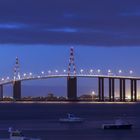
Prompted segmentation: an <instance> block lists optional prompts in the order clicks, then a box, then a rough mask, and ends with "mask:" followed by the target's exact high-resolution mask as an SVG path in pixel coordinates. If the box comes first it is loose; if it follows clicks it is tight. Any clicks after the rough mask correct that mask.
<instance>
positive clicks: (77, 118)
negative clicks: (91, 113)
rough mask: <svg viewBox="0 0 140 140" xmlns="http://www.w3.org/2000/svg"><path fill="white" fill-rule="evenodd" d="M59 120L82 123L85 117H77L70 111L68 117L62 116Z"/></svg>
mask: <svg viewBox="0 0 140 140" xmlns="http://www.w3.org/2000/svg"><path fill="white" fill-rule="evenodd" d="M59 121H60V122H62V123H80V122H83V121H84V119H83V118H80V117H76V116H75V115H74V114H70V113H68V114H67V118H60V119H59Z"/></svg>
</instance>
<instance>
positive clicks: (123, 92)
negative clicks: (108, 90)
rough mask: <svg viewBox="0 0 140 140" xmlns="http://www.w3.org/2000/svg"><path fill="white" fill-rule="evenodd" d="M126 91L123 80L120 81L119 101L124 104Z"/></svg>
mask: <svg viewBox="0 0 140 140" xmlns="http://www.w3.org/2000/svg"><path fill="white" fill-rule="evenodd" d="M125 97H126V91H125V79H120V101H123V102H125V101H126V100H125Z"/></svg>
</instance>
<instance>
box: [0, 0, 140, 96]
mask: <svg viewBox="0 0 140 140" xmlns="http://www.w3.org/2000/svg"><path fill="white" fill-rule="evenodd" d="M71 46H73V47H74V48H75V61H76V62H75V63H76V66H77V69H81V68H82V69H85V70H86V69H91V68H92V69H94V70H97V69H101V70H102V72H103V73H106V72H107V70H108V69H111V70H112V71H113V72H114V73H117V71H118V70H119V69H122V71H123V72H124V74H126V73H127V74H128V72H129V70H133V71H134V75H140V67H139V65H140V64H139V60H140V55H139V52H140V1H139V0H133V1H132V0H24V1H23V0H0V52H1V53H0V68H1V70H0V77H3V76H7V75H12V72H13V65H14V62H15V57H16V56H18V57H19V59H20V64H21V73H24V72H27V73H29V72H33V73H40V72H41V71H42V70H43V71H46V72H47V71H48V70H55V69H58V70H59V71H63V69H67V65H68V59H69V48H70V47H71ZM85 81H86V83H88V85H85V84H84V83H85ZM65 82H66V81H65V79H62V80H59V79H54V80H50V81H40V82H38V81H34V82H25V83H23V85H24V86H26V88H24V89H23V90H24V93H25V94H26V95H27V91H28V92H29V91H30V93H29V94H30V95H31V93H32V94H34V95H37V92H38V91H37V90H35V89H33V88H31V86H33V85H40V87H41V86H42V87H41V89H43V90H42V93H40V94H42V95H46V94H47V93H48V92H54V93H55V94H57V95H58V94H59V95H61V94H62V93H66V84H65ZM93 83H95V81H92V80H88V79H85V80H84V79H81V80H79V85H80V86H79V93H80V94H84V93H90V92H91V91H92V90H95V91H96V89H95V88H96V86H95V85H96V83H95V84H94V86H92V84H93ZM43 85H44V86H43ZM45 85H47V87H45ZM54 86H55V87H57V88H55V87H54ZM28 88H30V90H27V89H28ZM38 89H40V88H38ZM6 92H9V90H6ZM29 94H28V95H29Z"/></svg>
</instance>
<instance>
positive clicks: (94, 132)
mask: <svg viewBox="0 0 140 140" xmlns="http://www.w3.org/2000/svg"><path fill="white" fill-rule="evenodd" d="M139 112H140V103H125V104H124V103H121V104H117V103H30V104H29V103H28V104H23V103H1V104H0V138H6V137H8V135H9V134H8V132H7V129H8V127H10V126H12V127H14V128H19V129H21V130H23V133H24V134H25V135H26V136H29V137H40V138H42V139H43V140H77V139H78V140H138V139H139V137H140V113H139ZM67 113H74V114H76V115H77V116H79V117H82V118H84V119H85V121H84V122H83V123H79V124H61V123H59V121H58V120H59V118H63V117H65V116H66V114H67ZM124 114H125V115H126V116H127V118H128V119H129V120H130V121H131V122H132V123H133V124H134V127H133V129H132V130H103V129H101V125H102V123H105V122H112V121H113V119H114V118H116V117H117V116H120V115H124Z"/></svg>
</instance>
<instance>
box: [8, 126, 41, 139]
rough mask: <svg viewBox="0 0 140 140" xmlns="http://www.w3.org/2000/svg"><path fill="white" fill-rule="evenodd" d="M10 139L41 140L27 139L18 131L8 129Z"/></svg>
mask: <svg viewBox="0 0 140 140" xmlns="http://www.w3.org/2000/svg"><path fill="white" fill-rule="evenodd" d="M8 132H9V133H10V137H9V140H41V139H40V138H29V137H25V136H24V135H23V134H22V131H20V130H13V128H11V127H10V128H9V131H8Z"/></svg>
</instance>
